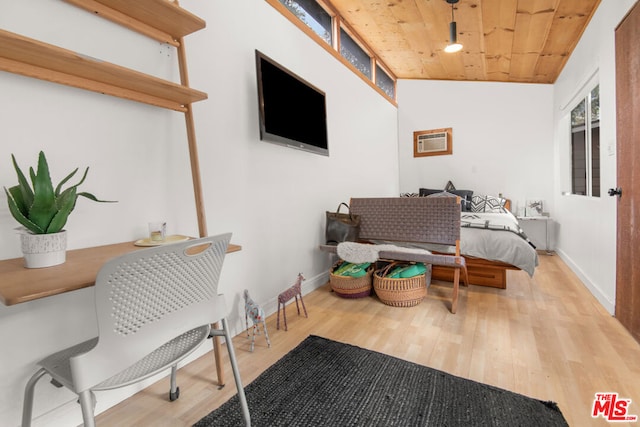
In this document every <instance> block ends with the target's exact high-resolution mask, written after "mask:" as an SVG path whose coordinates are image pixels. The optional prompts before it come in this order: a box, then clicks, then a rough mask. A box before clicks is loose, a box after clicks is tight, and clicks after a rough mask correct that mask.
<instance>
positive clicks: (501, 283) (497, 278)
mask: <svg viewBox="0 0 640 427" xmlns="http://www.w3.org/2000/svg"><path fill="white" fill-rule="evenodd" d="M463 257H464V259H465V261H466V262H467V274H468V275H469V283H470V284H472V285H478V286H490V287H492V288H500V289H506V288H507V270H519V268H518V267H514V266H513V265H511V264H507V263H504V262H500V261H489V260H486V259H482V258H473V257H468V256H464V255H463ZM431 278H432V279H433V280H443V281H445V282H451V281H453V271H452V270H451V269H447V268H444V267H438V266H433V270H432V272H431Z"/></svg>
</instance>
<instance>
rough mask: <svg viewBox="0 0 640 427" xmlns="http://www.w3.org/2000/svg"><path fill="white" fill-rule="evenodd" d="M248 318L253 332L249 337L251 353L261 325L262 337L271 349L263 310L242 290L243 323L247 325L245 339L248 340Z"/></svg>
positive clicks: (247, 292) (246, 291)
mask: <svg viewBox="0 0 640 427" xmlns="http://www.w3.org/2000/svg"><path fill="white" fill-rule="evenodd" d="M249 318H251V322H252V325H253V326H252V327H251V329H252V330H253V333H252V337H251V352H253V347H254V345H255V342H256V334H258V335H260V324H261V323H262V329H263V330H264V336H265V338H266V339H267V346H268V347H271V341H269V333H268V332H267V323H266V316H265V314H264V310H263V309H262V307H260V306H259V305H258V304H257V303H256V302H255V301H254V300H252V299H251V297H250V296H249V291H248V290H247V289H245V290H244V321H245V324H246V325H247V338H249Z"/></svg>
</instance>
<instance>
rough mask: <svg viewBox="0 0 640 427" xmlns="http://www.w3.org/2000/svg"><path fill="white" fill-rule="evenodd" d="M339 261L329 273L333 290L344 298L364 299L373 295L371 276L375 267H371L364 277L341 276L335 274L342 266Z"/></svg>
mask: <svg viewBox="0 0 640 427" xmlns="http://www.w3.org/2000/svg"><path fill="white" fill-rule="evenodd" d="M341 263H342V262H341V261H338V263H336V265H334V266H333V268H332V269H331V273H329V283H331V289H333V292H335V293H336V294H337V295H339V296H341V297H342V298H364V297H368V296H370V295H371V276H372V274H373V267H369V269H368V270H367V274H366V275H364V276H362V277H349V276H339V275H337V274H333V272H334V271H335V269H336V268H338V266H339V265H340V264H341Z"/></svg>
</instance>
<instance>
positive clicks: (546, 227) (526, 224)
mask: <svg viewBox="0 0 640 427" xmlns="http://www.w3.org/2000/svg"><path fill="white" fill-rule="evenodd" d="M518 222H519V223H520V228H522V230H523V231H524V232H525V234H526V235H527V237H529V240H531V242H532V243H533V244H534V245H535V246H536V249H537V250H543V251H546V253H547V255H551V253H552V252H553V250H554V249H555V246H554V245H555V227H554V224H555V222H554V221H553V219H551V218H550V217H548V216H519V217H518Z"/></svg>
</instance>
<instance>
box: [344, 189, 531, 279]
mask: <svg viewBox="0 0 640 427" xmlns="http://www.w3.org/2000/svg"><path fill="white" fill-rule="evenodd" d="M422 190H423V189H421V194H423V197H443V196H451V195H452V194H453V195H455V196H458V197H461V198H462V204H461V206H462V209H461V210H462V211H461V213H460V225H461V230H460V253H461V254H462V256H464V258H465V261H466V265H467V272H468V278H469V283H470V284H473V285H479V286H490V287H495V288H500V289H506V287H507V271H508V270H523V271H525V272H527V274H529V275H530V276H533V274H534V271H535V268H536V267H537V266H538V253H537V252H536V250H535V247H534V246H533V245H532V244H531V243H530V242H529V240H528V238H527V236H526V235H525V234H524V232H523V231H522V230H521V229H520V226H519V224H518V220H517V219H516V217H515V216H514V215H513V214H512V213H511V212H510V211H509V210H508V208H509V202H508V200H506V199H502V198H498V197H493V196H484V195H476V196H472V192H470V191H465V190H463V191H456V190H453V191H452V192H451V193H450V194H449V193H443V190H429V192H428V194H427V195H424V193H425V192H424V191H422ZM456 193H457V194H456ZM414 196H418V195H417V194H414ZM399 199H400V200H398V201H397V203H398V209H402V202H401V199H402V197H400V198H399ZM465 201H466V205H465ZM352 202H353V199H352ZM353 207H354V206H352V212H353V213H356V214H357V213H363V212H358V206H357V204H356V206H355V208H356V210H355V211H353ZM365 237H366V235H365ZM368 240H369V241H371V243H376V244H385V243H393V244H396V245H398V244H401V245H403V246H407V247H417V248H422V249H428V250H430V251H432V252H434V253H446V254H452V253H454V252H455V248H454V247H450V246H442V245H434V244H423V243H416V242H398V241H397V240H393V241H389V240H385V239H368ZM432 278H433V279H434V280H444V281H449V282H451V281H453V280H454V271H453V270H452V269H450V268H446V267H440V266H434V267H433V271H432Z"/></svg>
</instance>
